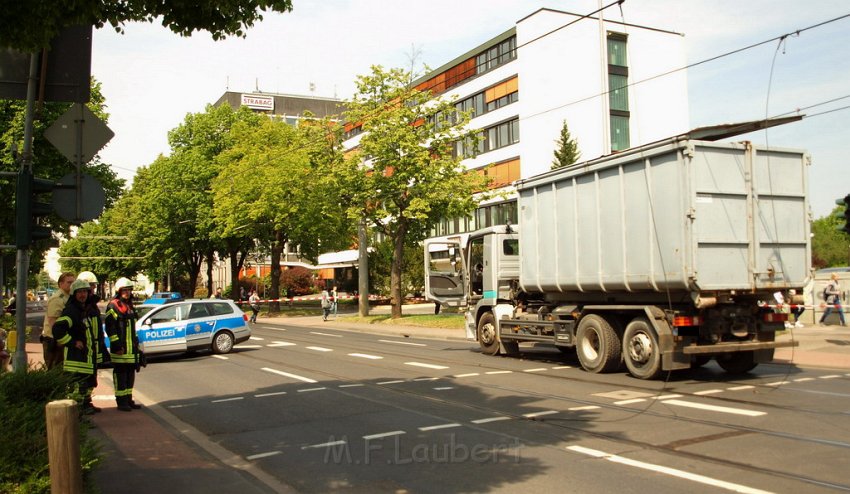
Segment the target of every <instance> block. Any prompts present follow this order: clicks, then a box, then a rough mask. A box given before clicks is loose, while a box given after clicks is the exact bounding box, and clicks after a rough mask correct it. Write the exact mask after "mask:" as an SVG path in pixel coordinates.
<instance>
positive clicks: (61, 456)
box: [45, 400, 83, 494]
mask: <svg viewBox="0 0 850 494" xmlns="http://www.w3.org/2000/svg"><path fill="white" fill-rule="evenodd" d="M45 415H46V419H47V455H48V459H49V461H50V492H51V493H52V494H82V492H83V468H82V464H81V463H80V434H79V432H80V413H79V410H78V408H77V402H75V401H74V400H57V401H51V402H50V403H48V404H47V406H46V413H45Z"/></svg>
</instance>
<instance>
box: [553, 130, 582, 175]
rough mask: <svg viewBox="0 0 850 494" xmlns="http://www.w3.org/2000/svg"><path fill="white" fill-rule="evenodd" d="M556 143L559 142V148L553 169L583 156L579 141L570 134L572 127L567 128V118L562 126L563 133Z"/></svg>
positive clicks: (568, 164) (570, 163)
mask: <svg viewBox="0 0 850 494" xmlns="http://www.w3.org/2000/svg"><path fill="white" fill-rule="evenodd" d="M555 143H556V144H557V148H556V149H555V159H554V160H553V161H552V169H553V170H555V169H557V168H563V167H565V166H570V165H572V164H573V163H575V162H576V161H578V160H579V158H581V152H579V150H578V143H577V142H576V140H575V139H573V137H572V136H571V135H570V129H568V128H567V121H566V120H564V125H563V127H561V135H560V137H559V138H558V140H557V141H555Z"/></svg>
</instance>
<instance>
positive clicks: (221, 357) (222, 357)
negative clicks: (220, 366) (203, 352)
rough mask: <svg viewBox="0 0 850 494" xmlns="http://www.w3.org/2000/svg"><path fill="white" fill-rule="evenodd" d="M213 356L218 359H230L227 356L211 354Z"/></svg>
mask: <svg viewBox="0 0 850 494" xmlns="http://www.w3.org/2000/svg"><path fill="white" fill-rule="evenodd" d="M213 358H217V359H219V360H230V359H229V358H227V357H225V356H224V355H213Z"/></svg>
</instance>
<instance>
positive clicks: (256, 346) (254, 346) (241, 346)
mask: <svg viewBox="0 0 850 494" xmlns="http://www.w3.org/2000/svg"><path fill="white" fill-rule="evenodd" d="M246 348H263V345H239V349H246Z"/></svg>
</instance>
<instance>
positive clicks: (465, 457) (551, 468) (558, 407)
mask: <svg viewBox="0 0 850 494" xmlns="http://www.w3.org/2000/svg"><path fill="white" fill-rule="evenodd" d="M523 350H524V351H523V353H522V356H521V357H488V356H485V355H481V354H480V353H479V352H478V348H477V345H476V344H474V343H470V342H464V341H444V340H428V339H415V338H403V337H395V336H386V335H372V334H365V333H359V332H352V331H344V330H338V329H331V328H298V327H287V326H276V325H270V324H258V325H255V326H254V337H253V338H252V340H251V341H249V342H246V343H244V344H242V345H239V346H237V348H236V351H235V352H234V353H231V354H229V355H227V356H220V357H217V356H212V355H198V356H193V357H186V356H175V357H159V358H155V359H153V362H152V363H151V365H149V366H148V367H147V368H146V369H145V370H144V371H143V372H142V373H140V374H139V375H138V379H137V381H136V389H137V390H138V391H139V392H140V393H143V394H144V396H145V397H146V398H147V399H148V400H151V401H153V402H157V403H158V404H159V406H161V407H163V409H164V410H166V411H167V412H168V414H170V416H172V417H173V418H175V419H178V420H179V421H181V422H182V423H183V425H184V426H186V427H191V428H193V429H196V430H197V431H199V432H200V433H201V434H203V435H204V436H206V437H207V438H209V439H210V440H211V441H213V442H214V443H217V444H218V445H219V446H222V447H224V448H226V449H227V450H229V451H230V452H232V453H233V455H234V457H235V458H238V459H239V461H242V462H248V463H251V464H253V465H254V466H255V467H258V468H259V469H261V470H262V471H263V472H265V473H266V474H268V475H270V476H272V477H273V478H275V479H277V480H278V481H280V482H282V483H285V484H288V485H290V486H292V487H293V488H294V490H296V491H298V492H317V493H319V492H335V491H339V492H369V493H373V492H426V493H427V492H433V493H445V492H517V491H519V490H520V489H523V490H528V491H533V492H542V493H546V492H558V493H561V492H587V493H595V492H599V493H603V492H605V493H610V492H640V493H644V492H654V493H668V492H669V493H674V492H675V493H679V492H685V491H688V492H718V491H734V492H751V493H755V492H794V493H799V492H836V491H838V492H841V491H850V480H849V478H848V475H847V472H848V471H850V392H848V386H847V384H848V382H850V374H848V373H831V372H828V371H824V370H804V369H800V368H796V367H792V366H784V365H761V366H759V367H758V368H757V369H756V370H755V371H754V373H753V374H751V375H749V376H747V377H745V378H739V379H734V378H730V377H729V376H728V375H727V374H725V373H724V372H723V371H721V370H720V369H719V367H716V365H715V364H714V363H710V364H708V365H707V366H706V367H705V368H702V369H695V370H692V371H690V372H684V373H676V374H673V375H672V377H671V378H670V379H669V380H667V381H652V382H646V381H640V380H637V379H634V378H630V377H629V376H627V375H625V374H623V373H617V374H605V375H594V374H589V373H587V372H584V371H582V370H581V369H580V368H579V365H578V362H577V360H576V359H575V357H574V356H571V355H562V354H561V353H560V352H558V351H556V350H553V349H546V348H532V347H528V348H525V347H523Z"/></svg>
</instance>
